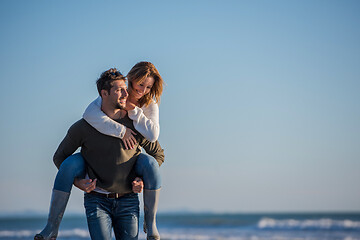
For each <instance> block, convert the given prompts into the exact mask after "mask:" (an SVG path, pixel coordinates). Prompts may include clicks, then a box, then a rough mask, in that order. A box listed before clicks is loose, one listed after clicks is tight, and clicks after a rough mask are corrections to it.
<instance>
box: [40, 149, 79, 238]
mask: <svg viewBox="0 0 360 240" xmlns="http://www.w3.org/2000/svg"><path fill="white" fill-rule="evenodd" d="M84 176H85V162H84V159H83V157H82V156H81V154H80V153H76V154H74V155H71V156H70V157H68V158H67V159H65V161H64V162H63V163H62V164H61V166H60V169H59V171H58V173H57V175H56V178H55V182H54V189H53V192H52V196H51V202H50V210H49V216H48V221H47V224H46V226H45V228H44V229H43V230H42V231H41V233H39V234H36V236H35V237H34V239H35V240H41V239H56V237H57V234H58V230H59V225H60V222H61V220H62V217H63V215H64V212H65V208H66V205H67V202H68V200H69V197H70V191H71V188H72V184H73V182H74V179H75V178H76V177H82V178H83V177H84Z"/></svg>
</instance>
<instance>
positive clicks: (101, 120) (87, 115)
mask: <svg viewBox="0 0 360 240" xmlns="http://www.w3.org/2000/svg"><path fill="white" fill-rule="evenodd" d="M83 118H84V119H85V121H86V122H88V123H89V124H90V125H91V126H92V127H94V128H95V129H96V130H98V131H99V132H101V133H102V134H105V135H109V136H113V137H117V138H123V137H124V135H125V132H126V127H125V126H124V125H122V124H120V123H118V122H116V121H114V120H112V119H111V118H109V117H108V116H107V115H106V114H105V113H104V112H103V111H101V97H98V98H97V99H95V100H94V101H93V102H92V103H90V104H89V106H88V107H87V108H86V110H85V112H84V114H83Z"/></svg>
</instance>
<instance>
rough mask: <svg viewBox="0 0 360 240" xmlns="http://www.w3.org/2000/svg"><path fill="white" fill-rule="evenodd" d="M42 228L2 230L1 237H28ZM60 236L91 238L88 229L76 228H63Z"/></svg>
mask: <svg viewBox="0 0 360 240" xmlns="http://www.w3.org/2000/svg"><path fill="white" fill-rule="evenodd" d="M40 231H41V230H36V231H30V230H18V231H9V230H5V231H0V238H28V237H33V236H35V235H36V234H37V233H39V232H40ZM59 237H77V238H89V237H90V234H89V231H88V230H87V229H80V228H74V229H71V230H63V231H60V232H59Z"/></svg>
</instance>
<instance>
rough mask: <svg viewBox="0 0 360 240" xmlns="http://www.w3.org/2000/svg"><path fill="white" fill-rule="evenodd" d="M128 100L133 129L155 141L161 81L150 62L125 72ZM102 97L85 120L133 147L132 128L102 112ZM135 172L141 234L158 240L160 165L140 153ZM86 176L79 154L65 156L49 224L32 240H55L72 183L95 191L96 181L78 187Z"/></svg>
mask: <svg viewBox="0 0 360 240" xmlns="http://www.w3.org/2000/svg"><path fill="white" fill-rule="evenodd" d="M127 78H128V81H129V84H128V85H129V87H128V92H129V97H128V100H127V107H126V110H127V111H128V116H129V118H130V119H132V120H133V123H134V127H135V129H136V130H137V131H138V132H139V133H141V134H142V135H143V136H144V137H145V138H147V139H148V140H149V141H156V140H157V138H158V136H159V132H160V126H159V107H158V103H159V101H160V96H161V94H162V90H163V80H162V78H161V76H160V74H159V72H158V70H157V69H156V68H155V66H154V65H153V64H152V63H150V62H139V63H137V64H136V65H135V66H134V67H133V68H132V69H131V70H130V72H129V73H128V76H127ZM100 106H101V98H100V97H99V98H98V99H96V100H95V101H93V102H92V103H91V104H90V105H89V106H88V108H87V109H86V110H85V113H84V115H83V117H84V119H85V120H86V121H87V122H88V123H89V124H90V125H92V126H93V127H94V128H96V129H97V130H98V131H99V132H101V133H103V134H106V135H111V136H114V137H118V138H121V139H122V141H123V142H124V145H125V147H126V149H129V148H133V147H134V145H135V144H136V139H135V137H134V135H136V133H135V132H133V131H132V130H131V129H128V128H126V127H125V126H123V125H121V124H119V123H118V122H116V121H114V120H112V119H110V118H109V117H108V116H107V115H105V114H104V113H103V112H102V111H101V108H100ZM135 172H136V174H137V175H138V176H140V177H141V178H142V179H143V182H144V194H143V197H144V213H145V214H144V215H145V216H144V231H145V232H146V233H147V239H160V236H159V233H158V231H157V227H156V212H157V205H158V200H159V192H160V188H161V177H160V173H159V165H158V163H157V162H156V160H155V159H154V158H152V157H150V156H149V155H147V154H140V155H139V156H138V158H137V161H136V164H135ZM84 176H85V163H84V159H83V158H82V156H81V154H79V153H77V154H74V155H72V156H70V157H68V158H67V159H66V160H65V161H64V162H63V163H62V164H61V166H60V168H59V171H58V174H57V176H56V179H55V183H54V189H53V195H52V200H51V204H50V212H49V217H48V222H47V225H46V227H45V228H44V229H43V231H42V232H41V233H39V234H37V235H36V236H35V237H34V239H35V240H40V239H56V237H57V233H58V229H59V225H60V222H61V219H62V216H63V213H64V211H65V207H66V204H67V201H68V199H69V196H70V192H71V188H72V184H73V183H74V184H75V185H76V186H77V187H79V188H80V189H81V190H83V191H86V192H90V191H92V190H93V189H94V188H95V185H96V180H95V181H91V180H89V184H88V186H87V187H86V188H84V187H83V186H80V185H78V184H77V182H78V180H77V179H81V178H84Z"/></svg>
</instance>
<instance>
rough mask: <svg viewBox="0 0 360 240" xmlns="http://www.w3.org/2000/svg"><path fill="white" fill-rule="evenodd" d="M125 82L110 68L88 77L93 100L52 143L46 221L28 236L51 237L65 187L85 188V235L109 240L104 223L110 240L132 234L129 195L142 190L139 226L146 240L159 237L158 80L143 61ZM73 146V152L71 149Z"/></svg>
mask: <svg viewBox="0 0 360 240" xmlns="http://www.w3.org/2000/svg"><path fill="white" fill-rule="evenodd" d="M127 79H128V81H129V84H128V86H129V88H127V86H126V78H125V77H124V76H123V75H122V74H121V73H120V72H119V71H117V70H116V69H115V68H112V69H109V70H107V71H105V72H103V73H102V74H101V76H100V78H99V79H98V80H97V82H96V84H97V89H98V92H99V95H100V97H99V98H98V99H96V100H95V101H94V102H92V103H91V104H90V105H89V106H88V108H87V109H86V110H85V113H84V115H83V119H81V120H79V121H77V122H76V123H74V124H73V125H72V126H71V127H70V129H69V130H68V132H67V135H66V136H65V138H64V139H63V141H62V142H61V143H60V145H59V147H58V149H57V151H56V152H55V155H54V163H55V165H56V167H57V168H58V169H59V171H58V173H57V175H56V178H55V182H54V188H53V191H52V197H51V203H50V211H49V216H48V222H47V225H46V227H45V228H44V229H43V230H42V232H40V233H39V234H37V235H36V236H35V237H34V239H35V240H41V239H53V240H54V239H56V237H57V234H58V229H59V225H60V222H61V220H62V216H63V214H64V211H65V208H66V205H67V202H68V199H69V196H70V192H71V188H72V185H73V184H74V185H75V186H76V187H78V188H79V189H81V190H83V191H85V194H84V205H85V210H86V218H87V222H88V227H89V231H90V236H91V238H92V239H111V232H112V228H113V229H114V233H115V237H116V239H126V240H127V239H137V238H138V223H139V199H138V194H137V193H140V192H141V191H142V189H143V188H144V193H143V197H144V231H145V232H146V233H147V239H160V235H159V233H158V231H157V227H156V211H157V205H158V200H159V191H160V188H161V178H160V173H159V166H160V165H161V164H162V162H163V161H164V150H163V149H162V148H161V146H160V144H159V143H158V141H157V138H158V136H159V108H158V103H159V100H160V96H161V93H162V88H163V80H162V78H161V76H160V74H159V72H158V71H157V69H156V68H155V66H154V65H153V64H152V63H150V62H139V63H137V64H136V65H135V66H134V67H133V68H132V69H131V70H130V72H129V73H128V75H127ZM78 147H81V152H80V153H76V154H73V153H74V152H75V151H76V149H77V148H78ZM140 147H142V148H143V149H144V150H145V151H146V153H148V154H149V155H150V156H149V155H147V154H144V153H141V149H140ZM72 154H73V155H72Z"/></svg>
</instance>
